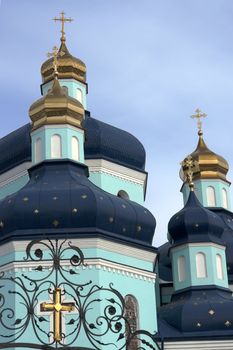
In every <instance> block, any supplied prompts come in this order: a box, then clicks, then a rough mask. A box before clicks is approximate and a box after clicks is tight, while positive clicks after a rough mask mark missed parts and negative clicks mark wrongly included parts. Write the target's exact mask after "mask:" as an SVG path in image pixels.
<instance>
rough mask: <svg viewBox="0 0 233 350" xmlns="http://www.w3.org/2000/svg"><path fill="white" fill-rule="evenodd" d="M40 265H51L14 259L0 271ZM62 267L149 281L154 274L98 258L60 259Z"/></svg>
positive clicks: (50, 265)
mask: <svg viewBox="0 0 233 350" xmlns="http://www.w3.org/2000/svg"><path fill="white" fill-rule="evenodd" d="M38 264H39V265H40V266H42V267H43V268H46V269H47V270H49V269H50V268H51V267H52V261H48V260H45V261H39V262H38V261H30V262H29V261H16V262H11V263H9V264H6V265H3V266H1V267H0V273H1V272H5V273H6V274H7V275H8V274H9V275H13V274H15V273H19V272H24V273H25V272H31V271H33V270H35V269H36V267H37V266H38ZM62 266H63V268H65V269H67V271H69V270H70V269H71V268H72V269H76V270H92V269H95V270H102V271H106V272H111V273H114V274H118V275H122V276H125V277H128V278H133V279H139V280H144V281H147V282H150V283H155V280H156V274H155V273H154V272H150V271H147V270H142V269H138V268H136V267H132V266H128V265H124V264H119V263H115V262H112V261H108V260H105V259H100V258H96V259H95V258H93V259H86V260H85V265H81V266H77V267H75V266H73V265H71V263H70V260H62Z"/></svg>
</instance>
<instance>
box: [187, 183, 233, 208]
mask: <svg viewBox="0 0 233 350" xmlns="http://www.w3.org/2000/svg"><path fill="white" fill-rule="evenodd" d="M194 186H195V194H196V196H197V198H198V200H199V201H200V202H201V204H202V205H203V206H204V207H207V206H208V202H207V192H206V190H207V187H209V186H211V187H214V189H215V197H216V207H223V197H222V189H223V188H224V189H225V190H226V191H227V199H228V208H227V209H228V210H231V203H230V185H229V184H228V183H227V182H225V181H222V180H196V181H194ZM182 193H183V199H184V204H185V203H186V202H187V200H188V196H189V186H188V185H187V184H184V185H183V188H182Z"/></svg>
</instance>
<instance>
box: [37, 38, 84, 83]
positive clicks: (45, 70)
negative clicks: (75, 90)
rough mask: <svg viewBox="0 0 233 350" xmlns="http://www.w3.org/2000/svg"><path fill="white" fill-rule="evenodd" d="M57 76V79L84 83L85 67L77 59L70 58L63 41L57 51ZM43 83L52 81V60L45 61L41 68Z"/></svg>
mask: <svg viewBox="0 0 233 350" xmlns="http://www.w3.org/2000/svg"><path fill="white" fill-rule="evenodd" d="M57 62H58V76H59V79H71V78H73V79H76V80H78V81H80V82H82V83H85V82H86V65H85V63H84V62H82V61H81V60H80V59H79V58H76V57H74V56H72V55H71V54H70V52H69V50H68V49H67V46H66V43H65V40H64V39H63V40H62V41H61V46H60V48H59V51H58V57H57ZM41 75H42V79H43V83H47V82H49V81H51V80H52V79H53V76H54V68H53V58H50V59H48V60H46V61H45V62H44V63H43V64H42V66H41Z"/></svg>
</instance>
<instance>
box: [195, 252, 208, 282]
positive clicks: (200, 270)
mask: <svg viewBox="0 0 233 350" xmlns="http://www.w3.org/2000/svg"><path fill="white" fill-rule="evenodd" d="M196 271H197V278H206V277H207V269H206V256H205V254H204V253H197V254H196Z"/></svg>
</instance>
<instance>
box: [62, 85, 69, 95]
mask: <svg viewBox="0 0 233 350" xmlns="http://www.w3.org/2000/svg"><path fill="white" fill-rule="evenodd" d="M62 90H63V91H64V92H65V94H66V95H68V87H67V86H65V85H63V86H62Z"/></svg>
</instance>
